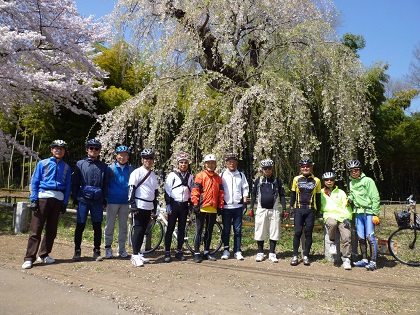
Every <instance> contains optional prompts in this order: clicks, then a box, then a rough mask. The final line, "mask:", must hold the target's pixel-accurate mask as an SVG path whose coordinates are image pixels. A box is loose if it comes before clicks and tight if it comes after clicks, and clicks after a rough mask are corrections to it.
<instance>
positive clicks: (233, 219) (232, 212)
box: [222, 207, 243, 253]
mask: <svg viewBox="0 0 420 315" xmlns="http://www.w3.org/2000/svg"><path fill="white" fill-rule="evenodd" d="M242 210H243V208H242V207H240V208H235V209H223V210H222V223H223V231H222V241H223V244H224V246H225V248H226V247H227V248H229V235H230V227H231V226H232V225H233V252H234V253H236V252H240V251H241V242H242Z"/></svg>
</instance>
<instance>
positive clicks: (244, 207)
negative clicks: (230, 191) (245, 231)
mask: <svg viewBox="0 0 420 315" xmlns="http://www.w3.org/2000/svg"><path fill="white" fill-rule="evenodd" d="M247 208H248V204H246V203H244V204H243V205H242V214H245V213H246V211H247V210H248V209H247Z"/></svg>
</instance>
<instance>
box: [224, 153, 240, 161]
mask: <svg viewBox="0 0 420 315" xmlns="http://www.w3.org/2000/svg"><path fill="white" fill-rule="evenodd" d="M229 160H235V161H237V160H238V155H237V154H236V153H228V154H226V155H225V161H226V162H227V161H229Z"/></svg>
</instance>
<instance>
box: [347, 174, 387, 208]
mask: <svg viewBox="0 0 420 315" xmlns="http://www.w3.org/2000/svg"><path fill="white" fill-rule="evenodd" d="M350 199H351V200H352V201H353V203H354V212H355V213H364V212H365V211H366V213H370V214H374V215H379V211H380V207H381V206H380V198H379V192H378V189H377V188H376V185H375V182H374V181H373V179H372V178H370V177H367V176H366V175H365V174H364V173H362V174H361V175H360V178H351V181H350Z"/></svg>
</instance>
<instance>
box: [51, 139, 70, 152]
mask: <svg viewBox="0 0 420 315" xmlns="http://www.w3.org/2000/svg"><path fill="white" fill-rule="evenodd" d="M55 147H60V148H64V149H66V150H67V143H66V141H64V140H54V141H53V142H51V144H50V148H55Z"/></svg>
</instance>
